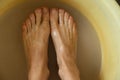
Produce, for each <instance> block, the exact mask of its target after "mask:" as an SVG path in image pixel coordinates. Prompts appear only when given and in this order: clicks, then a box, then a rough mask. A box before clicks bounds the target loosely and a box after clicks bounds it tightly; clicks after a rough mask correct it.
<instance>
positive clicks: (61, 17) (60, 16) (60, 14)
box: [59, 9, 65, 25]
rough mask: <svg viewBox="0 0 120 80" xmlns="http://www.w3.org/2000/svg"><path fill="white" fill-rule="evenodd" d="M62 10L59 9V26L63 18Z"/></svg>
mask: <svg viewBox="0 0 120 80" xmlns="http://www.w3.org/2000/svg"><path fill="white" fill-rule="evenodd" d="M64 12H65V11H64V10H63V9H59V24H60V25H63V21H64V20H63V18H64Z"/></svg>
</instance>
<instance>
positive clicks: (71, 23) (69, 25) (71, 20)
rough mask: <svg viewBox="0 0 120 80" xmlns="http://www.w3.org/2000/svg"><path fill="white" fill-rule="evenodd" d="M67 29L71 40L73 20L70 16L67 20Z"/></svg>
mask: <svg viewBox="0 0 120 80" xmlns="http://www.w3.org/2000/svg"><path fill="white" fill-rule="evenodd" d="M68 29H69V36H70V39H72V38H73V18H72V16H70V17H69V19H68Z"/></svg>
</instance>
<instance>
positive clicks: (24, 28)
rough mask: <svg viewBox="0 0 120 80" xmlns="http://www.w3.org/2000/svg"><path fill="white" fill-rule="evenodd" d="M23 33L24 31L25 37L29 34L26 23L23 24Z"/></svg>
mask: <svg viewBox="0 0 120 80" xmlns="http://www.w3.org/2000/svg"><path fill="white" fill-rule="evenodd" d="M22 33H23V37H24V36H25V35H26V34H27V27H26V25H25V23H24V24H23V26H22Z"/></svg>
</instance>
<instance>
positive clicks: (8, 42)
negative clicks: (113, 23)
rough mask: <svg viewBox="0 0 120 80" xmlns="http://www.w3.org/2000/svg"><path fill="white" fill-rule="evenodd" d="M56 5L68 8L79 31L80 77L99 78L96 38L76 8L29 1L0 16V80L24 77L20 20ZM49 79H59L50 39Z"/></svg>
mask: <svg viewBox="0 0 120 80" xmlns="http://www.w3.org/2000/svg"><path fill="white" fill-rule="evenodd" d="M43 6H47V7H49V8H52V7H57V8H63V9H65V10H66V11H68V12H69V13H70V14H71V15H72V16H73V17H74V19H75V21H76V23H77V28H78V29H77V30H78V53H77V65H78V67H79V71H80V76H81V80H98V76H99V72H100V66H101V51H100V44H99V39H98V37H97V34H96V32H95V30H94V29H93V27H92V25H91V24H90V23H89V21H88V20H87V19H86V18H85V17H84V16H83V15H82V14H81V13H80V12H79V11H77V10H76V9H75V8H73V7H71V6H70V5H67V4H64V3H62V2H60V1H58V0H42V1H29V2H25V3H22V4H20V5H18V6H15V7H13V8H12V9H10V10H8V11H7V12H6V13H5V14H3V15H2V16H0V37H1V39H0V44H1V46H0V53H1V54H0V64H3V63H4V64H3V65H2V66H0V74H1V75H2V79H1V80H27V63H26V59H25V55H24V54H25V52H24V48H23V43H22V31H21V26H22V23H23V22H24V21H25V20H26V18H27V17H28V16H29V14H30V13H31V12H33V11H34V10H35V9H36V8H38V7H43ZM48 53H49V64H48V65H49V69H50V77H49V80H60V78H59V76H58V65H57V61H56V53H55V49H54V45H53V42H52V39H51V38H50V41H49V50H48Z"/></svg>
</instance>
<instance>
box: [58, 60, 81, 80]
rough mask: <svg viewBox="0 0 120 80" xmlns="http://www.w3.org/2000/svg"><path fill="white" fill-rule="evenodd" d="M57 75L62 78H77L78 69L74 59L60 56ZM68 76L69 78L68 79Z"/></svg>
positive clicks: (76, 79)
mask: <svg viewBox="0 0 120 80" xmlns="http://www.w3.org/2000/svg"><path fill="white" fill-rule="evenodd" d="M59 62H60V64H58V65H59V75H60V77H61V78H63V79H62V80H79V79H80V77H79V76H80V75H79V70H78V68H77V64H76V62H75V59H72V58H71V59H70V58H69V59H68V58H61V61H59ZM68 78H69V79H68Z"/></svg>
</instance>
